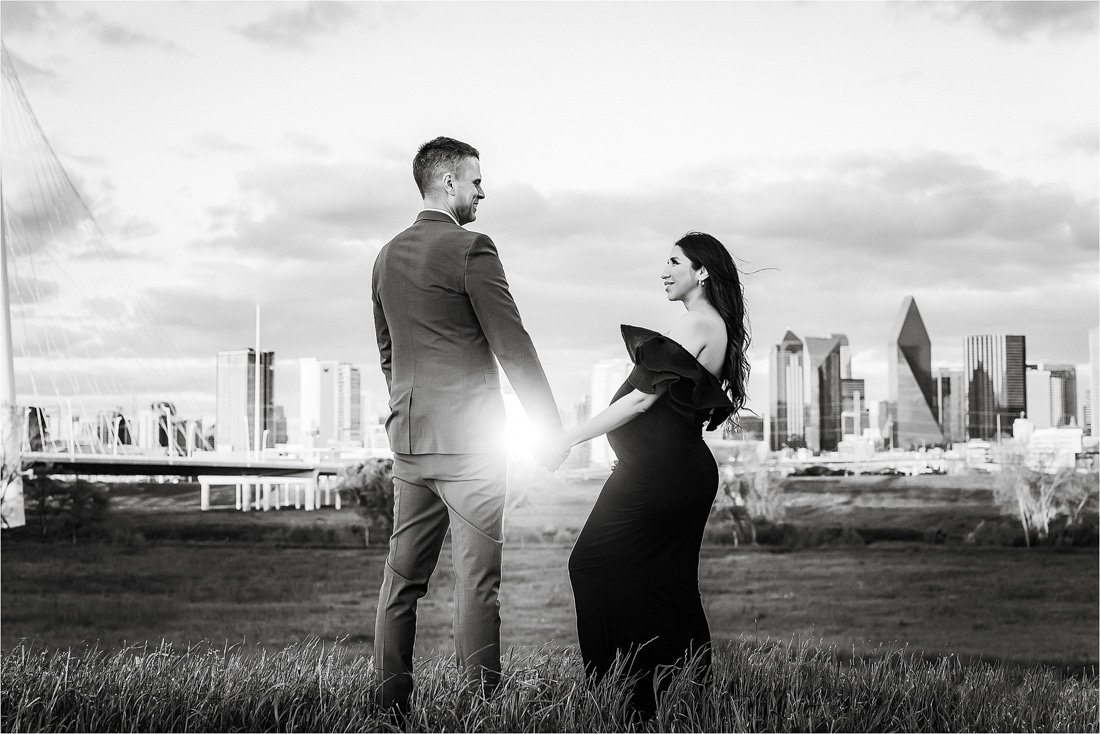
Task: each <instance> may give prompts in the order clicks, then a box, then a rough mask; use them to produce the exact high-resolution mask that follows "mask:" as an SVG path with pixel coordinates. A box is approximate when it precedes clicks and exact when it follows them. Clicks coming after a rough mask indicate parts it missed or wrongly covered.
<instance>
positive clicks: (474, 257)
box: [465, 235, 561, 434]
mask: <svg viewBox="0 0 1100 734" xmlns="http://www.w3.org/2000/svg"><path fill="white" fill-rule="evenodd" d="M465 286H466V293H467V294H468V295H469V297H470V303H471V304H472V305H473V307H474V313H475V314H477V318H478V321H479V322H480V323H481V329H482V331H484V332H485V337H486V338H487V339H488V340H489V347H490V348H491V349H492V350H493V354H495V355H496V358H497V359H498V360H499V361H500V364H501V366H502V367H503V368H504V372H505V374H507V375H508V380H509V381H510V382H511V383H512V387H514V388H515V389H516V395H517V396H519V399H520V402H521V403H522V404H523V408H524V410H526V411H527V414H528V415H529V416H530V417H531V419H532V421H533V422H534V423H535V424H536V425H539V426H541V427H543V428H544V429H545V430H548V431H550V432H552V433H555V434H556V433H559V432H560V431H561V415H560V414H559V413H558V406H557V403H556V402H554V394H553V392H552V391H551V390H550V383H549V381H548V380H547V379H546V373H545V372H544V371H543V369H542V363H541V362H540V361H539V357H538V354H537V353H536V352H535V345H534V344H533V343H532V341H531V336H530V335H529V334H528V333H527V330H526V329H524V328H523V321H522V320H521V319H520V315H519V309H518V308H517V307H516V302H515V300H514V299H513V298H512V294H511V292H510V291H509V290H508V280H507V279H506V278H505V276H504V266H503V265H501V262H500V257H499V256H498V255H497V249H496V245H494V244H493V241H492V240H491V239H489V238H488V237H486V236H485V235H479V236H478V238H477V239H476V240H475V242H474V244H473V245H472V246H471V247H470V251H469V253H468V254H467V256H466V282H465Z"/></svg>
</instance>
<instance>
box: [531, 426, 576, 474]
mask: <svg viewBox="0 0 1100 734" xmlns="http://www.w3.org/2000/svg"><path fill="white" fill-rule="evenodd" d="M571 448H572V446H570V445H569V444H568V443H566V441H565V437H564V435H563V434H561V433H559V434H558V435H556V436H551V437H548V438H546V439H544V440H543V441H541V442H540V443H539V445H538V446H536V447H535V449H534V454H535V461H537V462H538V463H539V464H540V465H542V466H543V467H544V468H545V469H546V470H547V471H552V472H553V471H557V470H558V469H559V468H560V467H561V465H562V463H563V462H564V461H565V459H566V458H567V457H568V456H569V451H570V449H571Z"/></svg>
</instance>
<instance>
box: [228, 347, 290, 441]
mask: <svg viewBox="0 0 1100 734" xmlns="http://www.w3.org/2000/svg"><path fill="white" fill-rule="evenodd" d="M217 370H218V373H217V398H218V407H217V416H218V422H217V425H216V426H215V429H216V434H215V435H216V445H215V448H216V449H217V450H218V451H230V452H247V451H249V450H252V449H254V448H255V446H256V442H255V440H254V437H253V432H254V428H253V426H254V425H255V418H254V416H255V407H256V350H254V349H235V350H231V351H224V352H218V367H217ZM274 396H275V352H263V353H261V355H260V435H261V436H263V432H264V431H272V430H273V429H274V427H275V415H274V404H273V401H274ZM273 439H274V436H272V435H269V437H268V440H267V445H270V444H271V442H272V440H273Z"/></svg>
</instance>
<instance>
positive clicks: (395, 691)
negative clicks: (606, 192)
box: [372, 138, 561, 714]
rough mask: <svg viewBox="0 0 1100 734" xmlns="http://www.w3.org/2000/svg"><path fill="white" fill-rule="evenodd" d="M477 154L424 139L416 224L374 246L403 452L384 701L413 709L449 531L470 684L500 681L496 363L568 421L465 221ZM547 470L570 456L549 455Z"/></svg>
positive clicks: (479, 238)
mask: <svg viewBox="0 0 1100 734" xmlns="http://www.w3.org/2000/svg"><path fill="white" fill-rule="evenodd" d="M479 158H480V157H479V154H478V152H477V150H476V149H474V148H473V147H471V146H469V145H467V144H466V143H462V142H460V141H457V140H453V139H451V138H436V139H435V140H432V141H430V142H428V143H425V144H424V145H422V146H421V147H420V150H419V151H418V152H417V154H416V157H415V159H414V161H413V177H414V178H415V179H416V185H417V187H418V188H419V189H420V194H421V196H422V197H423V200H424V210H423V211H421V212H420V215H419V216H418V217H417V218H416V222H415V223H414V224H413V225H412V226H411V227H409V228H408V229H406V230H405V231H404V232H402V233H401V234H399V235H397V236H396V237H395V238H394V239H393V240H391V241H390V242H389V244H387V245H386V246H385V247H383V248H382V250H381V251H380V252H379V253H378V259H377V260H376V261H375V264H374V276H373V279H372V291H373V301H374V323H375V331H376V333H377V338H378V351H379V354H380V357H381V361H382V371H383V372H384V373H385V376H386V383H387V385H388V386H389V392H390V416H389V418H388V420H387V421H386V432H387V434H388V435H389V440H390V448H391V449H392V450H393V452H394V465H393V476H394V480H393V483H394V497H393V505H394V524H393V535H392V536H391V538H390V551H389V557H388V558H387V560H386V567H385V570H384V573H383V578H382V589H381V592H380V593H379V599H378V619H377V624H376V628H375V637H374V646H375V647H374V664H375V669H376V670H377V671H378V673H377V674H378V675H379V682H380V686H379V700H378V702H379V704H380V705H382V706H383V707H385V708H386V709H391V710H394V711H396V712H398V713H401V714H404V713H406V712H407V711H408V705H409V697H410V695H411V693H412V688H413V680H412V654H413V639H414V637H415V635H416V604H417V601H418V600H419V599H420V598H421V597H423V596H424V594H425V593H426V592H427V590H428V581H429V579H430V578H431V575H432V572H433V571H434V570H435V565H436V562H437V560H438V558H439V552H440V549H441V547H442V545H443V539H444V537H445V536H446V533H447V529H448V527H449V528H450V531H451V545H452V553H453V557H454V567H455V618H454V637H455V653H456V657H457V659H458V664H459V666H460V667H461V668H462V669H463V670H464V671H465V675H466V678H467V681H468V682H469V684H470V685H471V687H472V688H474V689H478V688H480V689H481V690H483V691H484V692H489V691H491V690H492V689H493V688H494V687H495V686H496V684H497V682H498V681H499V678H500V613H499V609H500V603H499V601H498V599H497V591H498V589H499V586H500V567H501V548H502V545H503V515H504V499H505V490H506V486H505V484H506V476H507V465H506V462H505V455H504V443H503V441H504V432H505V425H504V401H503V399H502V398H501V393H500V373H499V371H498V368H497V364H496V361H494V359H493V357H494V355H495V356H496V359H497V360H499V362H500V365H501V366H503V368H504V371H505V373H506V374H507V375H508V379H509V381H510V382H511V384H512V386H513V387H514V388H515V390H516V394H517V395H518V396H519V398H520V402H521V403H522V404H523V407H524V409H525V410H526V411H527V413H528V415H529V416H530V417H531V418H532V420H533V422H534V423H535V425H536V427H540V428H541V429H542V430H543V431H545V432H547V433H548V434H551V435H557V434H559V433H560V432H561V418H560V416H559V414H558V409H557V405H556V403H555V402H554V396H553V394H552V393H551V391H550V385H549V383H548V382H547V380H546V375H545V373H544V372H543V369H542V365H541V364H540V362H539V359H538V355H537V354H536V353H535V348H534V345H533V344H532V343H531V337H530V336H529V335H528V334H527V331H526V330H525V329H524V328H523V323H522V322H521V320H520V316H519V311H518V310H517V308H516V304H515V301H513V299H512V296H511V294H510V293H509V290H508V282H507V280H505V277H504V268H503V267H502V266H501V263H500V259H499V257H498V256H497V250H496V246H495V245H494V244H493V241H492V240H491V239H489V237H487V236H485V235H483V234H478V233H476V232H469V231H467V230H466V229H464V228H463V225H465V224H469V223H470V222H472V221H474V219H475V218H476V217H477V207H478V204H479V203H480V202H481V200H482V199H484V198H485V192H484V191H483V190H482V187H481V163H480V159H479ZM547 461H548V463H549V464H550V465H551V466H550V467H548V468H551V467H552V468H557V465H556V464H555V463H553V462H554V461H556V462H557V463H560V461H561V459H560V458H557V459H549V460H547Z"/></svg>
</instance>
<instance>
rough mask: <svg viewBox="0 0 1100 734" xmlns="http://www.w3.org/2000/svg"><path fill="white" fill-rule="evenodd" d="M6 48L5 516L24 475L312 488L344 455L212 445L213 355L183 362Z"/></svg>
mask: <svg viewBox="0 0 1100 734" xmlns="http://www.w3.org/2000/svg"><path fill="white" fill-rule="evenodd" d="M0 52H2V53H0V55H2V62H3V63H2V65H3V99H2V103H3V111H4V113H3V117H2V120H0V122H2V131H0V143H2V151H0V161H2V166H0V171H2V183H0V212H2V219H3V226H2V233H3V248H2V251H3V263H2V264H3V273H2V276H3V277H0V288H2V290H3V338H2V339H0V351H2V352H3V355H2V356H3V358H2V359H0V368H2V370H3V379H0V394H2V397H3V415H2V419H3V431H2V434H3V451H4V455H3V488H4V502H3V509H4V512H3V519H4V520H3V526H4V527H13V526H17V525H20V524H22V522H23V518H22V494H21V477H22V475H23V474H24V473H25V472H28V471H33V472H38V473H53V474H74V475H150V476H152V475H178V476H196V477H205V478H206V479H210V480H217V482H216V483H229V482H234V483H237V484H238V506H241V504H242V501H241V500H242V492H243V496H244V497H245V498H246V501H244V503H243V507H242V509H247V508H248V507H249V506H250V504H249V502H248V501H247V496H248V493H249V487H250V484H249V483H250V482H251V483H252V484H254V485H255V486H256V487H257V489H259V488H260V487H261V486H263V485H265V484H266V485H268V486H270V485H271V484H272V483H278V482H280V481H282V482H286V481H290V480H294V479H297V480H302V481H306V482H312V488H313V489H314V490H315V491H316V490H317V486H318V478H319V477H325V476H331V475H333V474H336V473H337V472H338V470H339V468H340V467H339V466H338V465H336V464H333V463H324V462H319V461H306V460H302V459H285V458H282V459H280V458H278V457H272V456H265V455H264V452H263V451H262V450H261V449H260V447H259V445H256V444H258V443H259V442H257V441H256V440H255V437H256V433H257V432H253V434H252V435H253V444H254V445H255V448H254V450H252V451H249V452H248V453H247V454H236V455H234V454H226V453H220V452H216V451H214V450H213V448H214V447H213V440H212V434H211V432H210V428H211V427H210V426H204V425H203V423H202V420H201V417H199V416H196V415H194V414H193V413H192V414H189V412H188V411H194V410H195V407H194V406H195V405H198V404H200V402H201V401H202V400H206V401H208V400H209V395H210V390H209V388H208V387H207V388H205V389H204V386H205V385H208V384H209V377H210V375H209V374H208V371H209V366H208V364H205V363H202V364H199V363H198V361H197V360H188V359H185V358H183V357H182V356H181V355H180V354H179V352H178V350H177V349H176V347H175V345H174V344H173V343H172V341H171V339H169V338H168V336H167V334H166V332H165V330H164V329H163V328H162V327H161V325H160V324H158V322H157V319H156V318H155V317H154V316H153V313H152V310H151V309H150V308H149V306H148V305H147V302H146V300H145V298H144V296H143V292H144V289H143V288H140V287H138V285H137V284H135V282H134V281H133V279H132V276H131V275H130V274H129V273H128V269H127V267H125V265H126V263H127V262H130V263H134V262H137V263H140V260H141V259H142V254H141V253H140V252H134V251H128V252H124V253H120V252H119V251H117V250H116V249H115V248H114V247H112V245H111V243H110V242H109V241H108V238H107V237H106V236H105V235H104V233H103V231H102V230H101V229H100V226H99V224H98V222H97V221H96V217H95V216H93V215H92V212H91V209H90V208H89V206H88V204H87V201H88V200H89V197H88V196H87V195H86V194H84V193H83V192H82V190H81V185H80V181H79V180H74V179H73V178H71V177H70V175H69V173H68V172H67V171H66V169H65V167H64V166H63V165H62V164H61V162H60V160H59V159H58V156H57V154H56V153H55V151H54V149H53V147H52V146H51V144H50V142H49V139H48V138H47V136H46V135H45V133H44V131H43V130H42V127H41V126H40V124H39V122H38V120H37V118H36V117H35V114H34V112H33V110H32V108H31V105H30V103H29V102H28V100H27V97H26V95H25V94H24V92H23V88H22V86H21V84H20V82H19V79H18V76H17V75H16V71H15V68H14V66H13V64H12V60H11V58H10V56H9V54H8V50H7V48H6V47H5V48H2V49H0ZM104 208H106V210H107V211H108V216H110V208H109V206H107V207H104ZM142 285H147V286H149V285H151V284H148V283H144V284H142ZM210 351H211V353H214V352H215V351H217V347H214V346H212V348H211V350H210ZM203 372H207V374H203ZM166 395H167V396H171V397H172V399H166V398H165V396H166ZM192 402H193V403H194V405H189V404H188V403H192ZM252 418H253V417H252V416H245V415H242V416H241V420H242V421H248V422H251V421H252ZM280 477H281V478H282V479H278V478H280ZM234 478H240V479H234ZM210 483H214V482H213V481H211V482H205V483H204V496H205V493H206V492H207V491H208V485H209V484H210ZM257 494H259V492H258V493H257ZM264 499H267V494H266V493H265V494H264ZM310 506H311V502H310V501H309V500H308V498H307V501H306V507H307V509H308V508H310ZM265 507H266V505H265Z"/></svg>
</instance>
